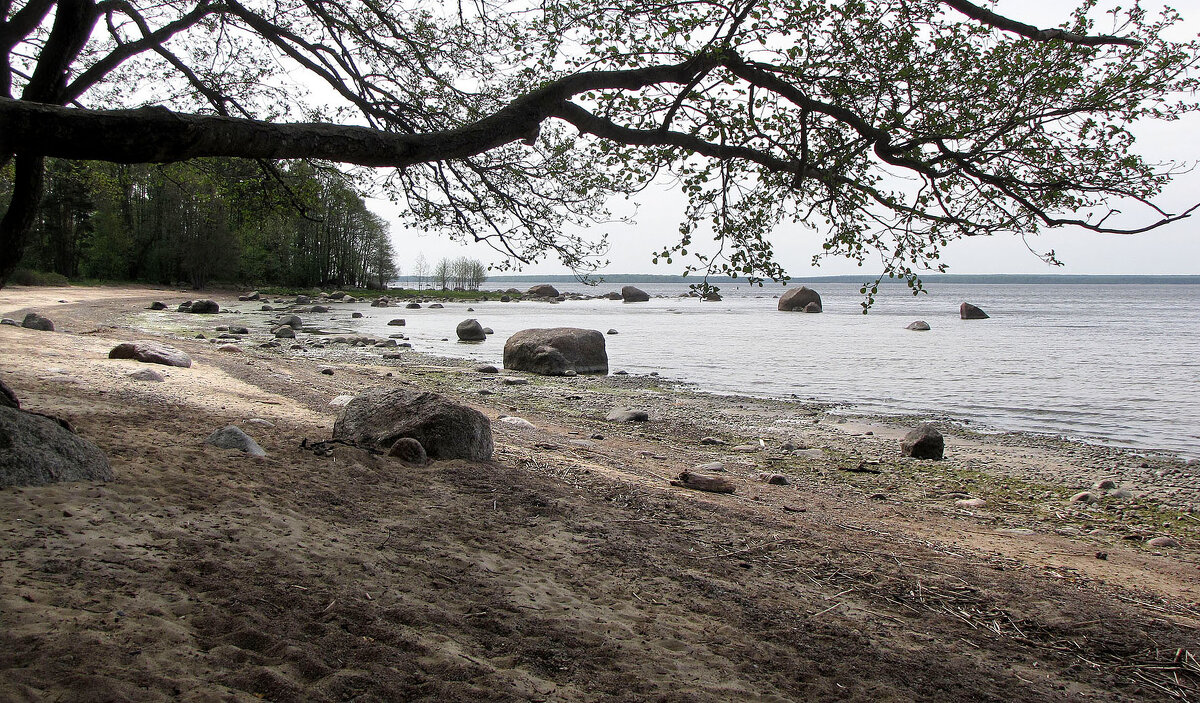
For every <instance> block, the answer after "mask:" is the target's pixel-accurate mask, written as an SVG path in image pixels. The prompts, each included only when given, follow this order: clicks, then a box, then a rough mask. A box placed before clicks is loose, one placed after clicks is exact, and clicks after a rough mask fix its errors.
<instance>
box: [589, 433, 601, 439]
mask: <svg viewBox="0 0 1200 703" xmlns="http://www.w3.org/2000/svg"><path fill="white" fill-rule="evenodd" d="M591 438H592V439H604V435H602V434H600V433H599V432H593V433H592V435H591Z"/></svg>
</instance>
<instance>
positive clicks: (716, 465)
mask: <svg viewBox="0 0 1200 703" xmlns="http://www.w3.org/2000/svg"><path fill="white" fill-rule="evenodd" d="M692 470H693V471H699V472H701V473H704V472H706V471H707V472H712V473H717V472H721V471H724V470H725V464H723V463H721V462H719V461H710V462H708V463H707V464H698V465H696V466H693V467H692Z"/></svg>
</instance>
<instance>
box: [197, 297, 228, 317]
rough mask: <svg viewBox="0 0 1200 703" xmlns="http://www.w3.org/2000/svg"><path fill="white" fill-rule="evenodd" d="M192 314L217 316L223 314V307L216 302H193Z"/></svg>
mask: <svg viewBox="0 0 1200 703" xmlns="http://www.w3.org/2000/svg"><path fill="white" fill-rule="evenodd" d="M191 312H194V313H199V314H201V315H215V314H216V313H219V312H221V306H220V305H217V301H215V300H193V301H192V309H191Z"/></svg>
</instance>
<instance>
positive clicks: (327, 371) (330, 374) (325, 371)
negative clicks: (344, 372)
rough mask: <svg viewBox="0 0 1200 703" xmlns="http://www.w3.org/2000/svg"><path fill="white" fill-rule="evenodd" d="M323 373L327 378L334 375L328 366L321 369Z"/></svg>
mask: <svg viewBox="0 0 1200 703" xmlns="http://www.w3.org/2000/svg"><path fill="white" fill-rule="evenodd" d="M321 373H323V374H325V375H326V376H332V375H333V369H331V368H329V367H328V366H326V367H325V368H323V369H321Z"/></svg>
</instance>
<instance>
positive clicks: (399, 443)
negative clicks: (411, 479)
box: [387, 437, 429, 466]
mask: <svg viewBox="0 0 1200 703" xmlns="http://www.w3.org/2000/svg"><path fill="white" fill-rule="evenodd" d="M387 455H388V456H390V457H392V458H393V459H399V460H400V461H402V462H404V463H405V464H413V465H415V466H424V465H426V464H428V463H429V455H428V454H426V453H425V447H422V446H421V443H420V442H418V441H417V440H415V439H413V438H412V437H401V438H400V439H398V440H396V441H395V442H393V443H392V446H391V448H390V449H388V453H387Z"/></svg>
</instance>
